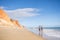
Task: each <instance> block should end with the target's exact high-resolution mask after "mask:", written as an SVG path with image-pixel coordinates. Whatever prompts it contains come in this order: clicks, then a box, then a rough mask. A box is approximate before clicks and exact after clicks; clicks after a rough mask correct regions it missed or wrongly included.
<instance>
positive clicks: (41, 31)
mask: <svg viewBox="0 0 60 40" xmlns="http://www.w3.org/2000/svg"><path fill="white" fill-rule="evenodd" d="M38 30H39V36H43V27H42V26H39V28H38Z"/></svg>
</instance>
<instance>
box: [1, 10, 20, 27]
mask: <svg viewBox="0 0 60 40" xmlns="http://www.w3.org/2000/svg"><path fill="white" fill-rule="evenodd" d="M1 22H3V23H4V22H5V23H7V24H12V25H16V26H19V27H20V26H21V25H19V23H18V21H17V20H12V19H10V17H9V16H8V15H7V14H6V12H5V11H4V10H2V9H0V23H1Z"/></svg>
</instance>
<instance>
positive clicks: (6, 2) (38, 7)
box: [0, 0, 60, 27]
mask: <svg viewBox="0 0 60 40" xmlns="http://www.w3.org/2000/svg"><path fill="white" fill-rule="evenodd" d="M0 7H1V8H3V9H4V10H5V11H6V12H7V13H8V14H9V16H10V17H11V16H12V17H11V18H13V19H17V20H19V22H20V24H22V25H25V26H27V27H32V26H34V27H35V26H39V25H42V26H44V27H50V26H58V25H60V0H0Z"/></svg>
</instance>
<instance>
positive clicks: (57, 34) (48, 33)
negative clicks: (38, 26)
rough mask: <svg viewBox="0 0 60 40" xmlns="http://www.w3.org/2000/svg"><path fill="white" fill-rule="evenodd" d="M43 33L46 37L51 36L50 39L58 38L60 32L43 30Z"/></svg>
mask: <svg viewBox="0 0 60 40" xmlns="http://www.w3.org/2000/svg"><path fill="white" fill-rule="evenodd" d="M43 33H44V34H45V35H47V36H51V37H57V38H60V31H57V30H53V29H44V30H43Z"/></svg>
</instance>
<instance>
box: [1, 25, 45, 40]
mask: <svg viewBox="0 0 60 40" xmlns="http://www.w3.org/2000/svg"><path fill="white" fill-rule="evenodd" d="M0 40H44V38H42V37H40V36H38V35H35V34H33V33H32V32H30V31H28V30H27V29H25V28H21V29H20V28H18V27H15V26H5V25H4V26H3V25H1V26H0Z"/></svg>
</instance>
